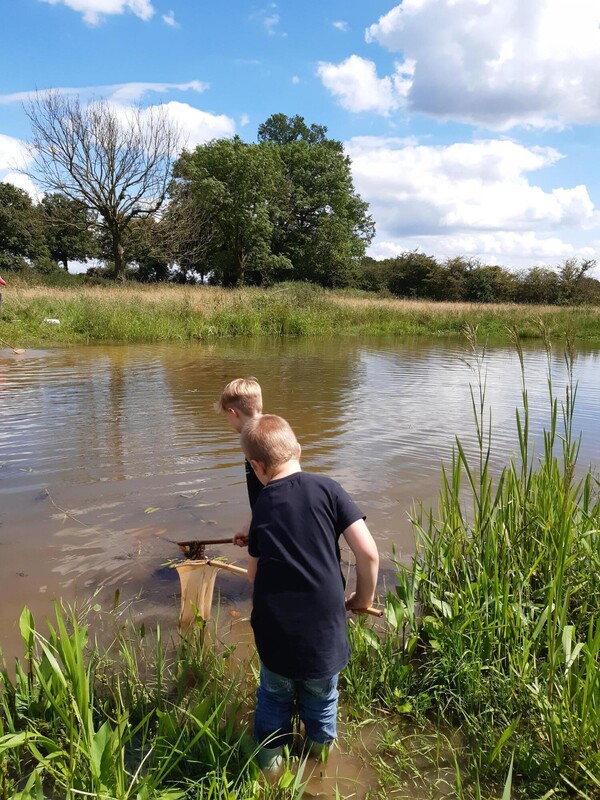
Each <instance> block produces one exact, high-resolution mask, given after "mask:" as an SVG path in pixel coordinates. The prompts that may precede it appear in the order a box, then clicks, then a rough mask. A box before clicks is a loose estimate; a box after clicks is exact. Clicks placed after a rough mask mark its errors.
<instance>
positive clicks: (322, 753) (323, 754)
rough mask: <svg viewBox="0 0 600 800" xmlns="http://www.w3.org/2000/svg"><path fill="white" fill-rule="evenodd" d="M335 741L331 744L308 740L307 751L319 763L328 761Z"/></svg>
mask: <svg viewBox="0 0 600 800" xmlns="http://www.w3.org/2000/svg"><path fill="white" fill-rule="evenodd" d="M333 744H334V743H333V741H330V742H313V741H312V739H307V740H306V750H307V752H308V754H309V756H311V757H312V758H316V759H317V760H318V761H327V759H328V758H329V751H330V750H331V748H332V747H333Z"/></svg>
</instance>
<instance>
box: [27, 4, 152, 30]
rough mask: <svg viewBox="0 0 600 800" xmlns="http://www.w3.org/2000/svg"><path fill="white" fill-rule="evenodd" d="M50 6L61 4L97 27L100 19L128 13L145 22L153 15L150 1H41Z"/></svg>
mask: <svg viewBox="0 0 600 800" xmlns="http://www.w3.org/2000/svg"><path fill="white" fill-rule="evenodd" d="M42 2H44V3H49V4H50V5H51V6H56V5H59V4H61V3H62V4H63V5H65V6H67V7H68V8H71V9H72V10H73V11H77V12H78V13H80V14H81V15H82V16H83V20H84V22H87V24H88V25H97V24H98V23H99V22H100V21H101V20H102V17H104V16H108V15H111V14H124V13H125V12H127V11H128V12H130V13H132V14H135V16H136V17H139V18H140V19H141V20H144V22H146V21H147V20H149V19H150V18H151V17H152V16H153V15H154V7H153V5H152V3H151V2H150V0H42Z"/></svg>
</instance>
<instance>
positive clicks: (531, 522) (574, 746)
mask: <svg viewBox="0 0 600 800" xmlns="http://www.w3.org/2000/svg"><path fill="white" fill-rule="evenodd" d="M542 335H543V336H544V338H545V341H546V345H547V348H548V354H549V356H550V341H549V337H548V334H547V332H544V331H543V332H542ZM511 336H512V338H513V341H514V344H515V347H516V348H517V352H518V354H519V358H520V361H521V368H522V407H521V408H520V409H518V410H517V412H516V418H515V419H516V426H517V432H518V437H519V454H518V457H517V458H515V459H514V460H511V461H510V463H509V464H508V465H507V467H506V468H505V469H504V470H502V472H501V473H500V474H499V475H496V476H493V475H492V474H491V472H490V466H489V465H490V454H491V448H492V428H491V422H490V417H489V416H488V414H487V410H486V397H485V354H484V352H483V351H482V350H480V349H479V348H478V346H477V341H476V337H475V332H474V331H471V332H470V333H469V339H470V344H471V352H472V358H473V366H474V368H475V371H476V374H477V381H476V384H475V386H474V387H473V388H472V394H471V396H472V406H473V409H472V410H473V417H474V422H475V428H476V433H477V438H478V443H479V448H478V453H477V455H476V457H475V458H474V459H473V458H471V459H470V458H469V457H468V456H467V454H466V453H465V450H464V448H463V446H462V444H461V442H460V441H458V440H457V442H456V448H455V452H454V456H453V459H452V463H451V464H450V465H449V466H448V467H447V468H446V467H445V468H444V469H443V470H442V476H441V478H442V489H441V493H440V500H439V507H438V509H437V510H436V511H434V510H431V511H425V510H424V509H423V508H417V509H415V512H414V515H413V524H414V529H415V533H416V540H417V553H416V556H415V558H414V561H413V563H412V566H411V567H410V568H408V569H404V568H399V572H398V583H397V586H396V587H395V591H393V592H390V593H389V595H388V598H387V618H388V622H389V628H388V632H387V634H386V636H385V637H384V639H383V641H380V640H379V639H378V638H377V637H375V639H373V637H372V634H366V631H362V632H361V631H360V630H359V629H358V628H357V631H356V632H355V633H354V636H353V638H354V646H355V649H356V655H357V658H358V660H357V662H356V663H355V665H354V667H353V670H354V673H357V674H358V673H359V672H360V673H361V674H363V675H366V676H368V677H367V681H366V682H367V690H365V691H362V690H361V691H360V692H359V691H358V690H357V688H356V687H355V686H354V684H353V681H352V680H351V676H352V674H353V673H352V671H351V673H350V676H349V677H348V678H347V679H346V681H345V688H346V691H349V692H350V695H351V697H352V698H353V700H354V701H355V702H356V703H357V704H358V705H359V706H360V707H361V708H365V707H366V706H367V705H368V701H370V702H371V704H372V706H373V705H375V706H377V705H379V706H380V707H381V706H383V707H384V708H386V709H388V710H391V711H405V712H408V713H415V712H420V713H423V711H424V710H427V711H428V712H429V713H430V714H431V713H433V714H436V715H439V718H440V719H441V720H444V721H445V722H446V723H451V724H452V725H458V726H460V729H461V730H462V732H463V734H464V735H465V736H466V737H467V740H468V742H469V744H470V757H469V761H470V765H469V770H470V772H471V775H476V776H479V774H480V773H484V774H486V775H488V776H489V775H504V776H505V775H507V774H510V778H511V783H512V788H513V791H516V792H520V793H521V794H523V795H526V796H530V797H534V796H542V795H544V796H545V797H550V796H551V795H555V794H556V795H566V794H570V793H572V792H575V793H577V794H578V795H579V796H581V797H592V796H597V795H598V792H599V790H600V752H599V746H598V743H599V742H600V603H599V599H598V598H600V499H599V493H598V481H597V479H596V478H595V477H594V474H593V472H592V470H591V469H588V470H587V471H585V472H584V473H583V474H581V472H579V471H578V470H577V468H576V467H577V455H578V451H579V444H580V442H579V438H578V437H577V436H576V435H575V432H574V430H573V410H574V404H575V400H576V394H577V386H576V384H575V382H574V379H573V363H574V358H575V356H574V351H573V348H572V344H571V342H568V343H567V347H566V351H565V360H566V365H567V373H568V380H567V385H566V391H565V396H564V398H563V399H562V400H560V401H559V399H558V398H557V397H556V396H555V393H554V388H553V386H552V380H551V378H550V377H549V378H548V398H549V420H548V425H547V428H546V431H545V433H544V440H543V452H542V453H541V454H539V456H538V455H537V454H535V453H534V452H533V451H532V446H531V443H530V435H529V409H528V398H527V387H526V377H525V367H524V362H523V353H522V350H521V346H520V341H519V338H518V336H517V335H516V334H515V332H514V331H513V332H512V334H511ZM548 375H550V370H549V371H548ZM365 637H366V638H365ZM388 675H391V676H392V677H393V678H394V680H393V681H392V683H391V684H389V683H388V680H387V676H388ZM378 676H385V679H384V680H381V681H380V680H379V678H378ZM399 678H401V679H400V680H399ZM511 765H512V766H511ZM509 768H510V773H509V772H508V770H509Z"/></svg>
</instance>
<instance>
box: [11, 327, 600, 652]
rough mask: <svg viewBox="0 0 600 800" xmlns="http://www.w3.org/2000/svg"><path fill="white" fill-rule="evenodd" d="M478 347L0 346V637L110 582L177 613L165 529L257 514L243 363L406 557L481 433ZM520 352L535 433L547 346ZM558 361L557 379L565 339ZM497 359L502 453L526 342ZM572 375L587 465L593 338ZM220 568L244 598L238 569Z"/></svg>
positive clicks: (222, 531)
mask: <svg viewBox="0 0 600 800" xmlns="http://www.w3.org/2000/svg"><path fill="white" fill-rule="evenodd" d="M465 358H466V352H465V348H464V347H463V346H462V344H461V343H460V342H457V341H456V340H454V341H452V342H439V341H436V342H432V341H428V342H425V341H423V340H392V339H384V340H362V339H354V338H338V339H335V340H322V339H314V340H313V339H309V340H284V339H277V340H255V339H254V340H248V341H232V342H225V343H218V344H214V345H205V344H199V345H196V346H165V345H161V346H156V345H152V346H150V345H148V346H135V347H128V346H120V347H119V346H112V347H95V346H92V347H73V348H68V349H67V348H65V349H60V350H47V351H41V350H40V351H27V353H26V355H25V356H21V357H17V356H13V355H12V354H11V353H10V352H9V351H6V350H4V351H0V547H1V548H2V550H1V552H2V556H3V561H2V564H3V577H4V580H3V581H2V585H1V586H0V602H2V605H3V609H4V613H3V621H2V624H1V625H0V641H2V643H3V644H4V647H5V649H7V650H9V651H10V650H11V646H12V645H11V642H12V639H13V638H15V637H16V627H15V624H16V621H17V619H18V615H19V612H20V610H21V608H22V606H23V605H24V604H25V603H28V604H29V605H30V606H32V608H33V610H34V612H42V613H46V612H47V610H48V607H49V600H50V598H51V597H53V596H55V595H64V596H67V597H73V596H74V595H75V594H76V593H77V592H79V593H81V592H85V593H89V592H90V591H92V590H93V589H94V588H95V587H96V586H98V585H99V584H103V585H106V586H108V587H109V589H116V588H119V589H120V590H121V591H122V592H123V593H124V594H126V595H127V594H129V595H130V596H131V595H134V594H137V593H140V592H141V593H142V596H143V603H142V604H141V607H143V612H141V613H148V612H151V613H153V614H155V615H158V616H160V615H163V616H164V617H165V618H167V619H171V620H172V619H175V618H176V614H177V601H176V599H174V594H175V593H176V591H177V582H176V580H175V577H174V573H173V571H172V570H168V569H165V568H161V564H164V562H165V561H167V560H168V559H169V558H172V557H175V556H176V555H177V550H176V548H175V547H174V546H173V545H172V544H171V542H170V541H169V540H177V539H190V538H193V537H194V536H195V535H200V534H205V535H207V536H217V535H218V536H223V535H229V534H230V533H231V532H233V531H234V530H236V529H237V528H238V527H239V526H240V524H241V523H242V521H243V520H244V518H245V517H246V516H247V514H248V509H247V499H246V494H245V483H244V474H243V468H242V459H241V455H240V452H239V447H238V442H237V437H236V436H235V435H234V434H233V433H232V432H230V431H229V430H228V429H227V427H226V425H225V424H224V420H223V419H222V418H220V417H218V416H217V415H216V414H215V413H214V412H213V410H212V404H213V402H214V400H215V399H216V398H217V397H218V395H219V393H220V391H221V389H222V387H223V386H224V385H225V383H227V382H228V381H229V380H231V379H232V378H234V377H238V376H240V375H251V374H252V375H255V376H257V377H258V379H259V380H260V382H261V384H262V387H263V392H264V398H265V410H268V411H273V412H275V413H279V414H282V415H283V416H285V417H287V419H288V420H289V421H290V423H291V424H292V426H293V427H294V429H295V431H296V433H297V435H298V438H299V439H300V441H301V443H302V446H303V462H304V467H305V469H311V470H316V471H326V472H327V473H328V474H330V475H331V476H332V477H335V478H337V479H338V480H340V481H341V482H342V483H343V485H344V486H345V487H346V488H347V489H348V491H349V492H350V493H351V494H352V495H353V497H354V498H355V499H356V500H357V502H358V503H359V505H361V507H362V508H363V509H364V511H365V512H366V513H367V515H368V522H369V525H370V526H371V529H372V530H373V532H374V534H375V536H376V538H377V540H378V542H379V544H380V546H381V548H382V550H384V551H387V552H389V551H391V548H392V545H393V546H394V547H395V548H396V550H397V553H398V555H399V557H400V558H403V559H405V560H406V559H408V558H409V557H410V554H411V552H412V533H411V530H410V525H409V523H408V512H409V510H410V507H411V504H412V501H413V498H415V497H416V498H420V499H422V500H424V501H425V502H426V503H427V504H429V503H430V502H433V501H435V499H436V496H437V491H438V487H439V467H440V463H441V462H442V461H447V460H448V458H449V456H450V453H451V449H452V446H453V443H454V437H455V435H459V436H460V438H461V440H462V441H463V444H464V446H465V448H466V449H467V450H469V451H473V450H474V449H475V436H474V427H473V424H472V409H471V396H470V393H469V381H473V378H474V375H473V373H472V371H471V370H470V369H469V367H468V366H467V365H466V364H465ZM525 359H526V368H527V376H528V377H527V389H528V398H529V404H530V408H531V411H532V421H533V438H534V440H535V441H536V442H538V445H539V442H540V437H541V430H542V426H543V425H544V424H546V423H547V420H548V399H547V396H548V390H547V384H546V373H547V363H546V355H545V353H544V352H543V351H541V350H540V349H537V348H530V349H528V350H526V353H525ZM551 369H552V374H553V378H554V381H555V390H556V392H557V393H558V394H559V396H562V393H563V392H564V383H565V367H564V361H563V359H562V357H561V356H560V355H556V356H554V357H553V359H552V362H551ZM485 374H486V381H487V398H488V402H489V403H490V404H491V406H492V409H493V411H492V415H493V416H492V420H493V428H494V450H493V453H494V456H493V464H494V465H495V466H496V467H499V466H501V465H503V464H504V463H505V462H506V459H507V457H509V456H510V455H511V454H512V453H514V451H515V449H516V435H515V424H514V413H515V412H514V409H515V406H516V405H518V404H519V403H520V392H521V388H520V373H519V363H518V359H517V357H516V354H515V353H514V352H513V351H512V350H510V349H508V348H495V349H492V350H490V351H489V354H488V358H487V359H486V362H485ZM576 374H577V377H578V379H579V396H578V405H577V415H576V429H577V430H579V429H581V430H582V431H583V432H584V437H583V445H582V450H581V456H580V462H581V463H583V464H587V463H590V462H593V461H594V460H595V459H596V458H597V449H598V442H599V436H600V434H599V431H598V428H597V426H596V424H595V416H596V408H598V401H599V400H600V397H599V395H600V380H599V378H600V357H599V355H598V353H597V352H595V351H593V352H586V353H581V354H580V355H579V356H578V359H577V363H576ZM222 552H223V553H224V554H225V555H228V556H230V557H236V556H237V557H238V558H239V556H240V551H238V550H234V548H229V549H228V548H223V549H222ZM388 576H389V573H388ZM222 585H223V589H224V591H225V593H226V595H227V597H228V599H233V600H238V601H239V602H241V603H243V602H245V601H247V597H248V591H247V588H246V587H245V586H244V585H242V584H240V582H239V581H236V580H235V579H225V580H224V581H222Z"/></svg>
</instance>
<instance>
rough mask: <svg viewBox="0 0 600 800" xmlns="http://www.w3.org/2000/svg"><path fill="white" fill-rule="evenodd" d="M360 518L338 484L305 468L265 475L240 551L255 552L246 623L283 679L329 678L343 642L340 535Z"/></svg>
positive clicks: (343, 655) (339, 664)
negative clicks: (281, 475) (269, 478)
mask: <svg viewBox="0 0 600 800" xmlns="http://www.w3.org/2000/svg"><path fill="white" fill-rule="evenodd" d="M359 519H364V515H363V513H362V512H361V510H360V509H359V508H358V506H357V505H356V504H355V503H354V502H353V501H352V500H351V499H350V497H349V496H348V494H347V493H346V492H345V491H344V489H342V487H341V486H340V485H339V483H336V481H334V480H331V478H325V477H323V476H321V475H315V474H312V473H310V472H295V473H293V474H292V475H288V476H286V477H285V478H279V479H278V480H275V481H271V482H270V483H268V484H267V485H266V486H265V487H264V488H263V489H262V491H261V493H260V495H259V497H258V499H257V501H256V503H255V505H254V508H253V510H252V522H251V524H250V537H249V541H248V553H249V555H251V556H253V557H254V558H258V567H257V572H256V579H255V581H254V594H253V608H252V617H251V622H252V628H253V630H254V638H255V640H256V648H257V650H258V654H259V656H260V659H261V661H262V662H263V663H264V664H265V666H266V667H267V668H268V669H270V670H272V671H273V672H276V673H278V674H279V675H285V676H286V677H288V678H295V679H308V678H329V677H331V676H333V675H336V674H337V673H338V672H339V671H340V670H341V669H343V668H344V667H345V666H346V664H347V663H348V658H349V657H350V645H349V642H348V628H347V620H346V608H345V601H344V583H343V579H342V574H341V570H340V549H339V544H338V539H339V536H340V534H341V533H342V532H343V531H344V530H345V529H346V528H347V527H348V526H349V525H352V523H353V522H356V521H357V520H359Z"/></svg>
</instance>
